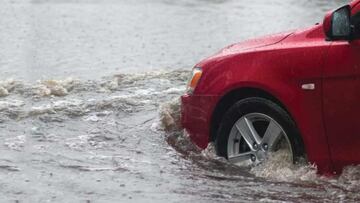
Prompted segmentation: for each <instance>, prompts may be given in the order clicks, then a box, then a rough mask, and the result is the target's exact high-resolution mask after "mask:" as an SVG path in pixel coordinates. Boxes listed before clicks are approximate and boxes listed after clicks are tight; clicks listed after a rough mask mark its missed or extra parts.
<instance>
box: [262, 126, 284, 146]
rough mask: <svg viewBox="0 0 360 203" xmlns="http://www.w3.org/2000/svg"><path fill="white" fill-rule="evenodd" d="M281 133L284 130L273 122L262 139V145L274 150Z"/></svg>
mask: <svg viewBox="0 0 360 203" xmlns="http://www.w3.org/2000/svg"><path fill="white" fill-rule="evenodd" d="M281 133H282V129H281V128H280V127H279V126H278V125H277V124H276V123H275V122H274V121H272V120H271V121H270V123H269V126H268V127H267V129H266V131H265V134H264V137H263V139H262V142H261V143H262V145H267V148H268V149H270V150H272V149H273V148H274V145H275V144H276V141H277V140H279V138H280V136H281Z"/></svg>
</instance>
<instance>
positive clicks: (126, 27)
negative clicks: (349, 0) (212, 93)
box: [0, 0, 360, 202]
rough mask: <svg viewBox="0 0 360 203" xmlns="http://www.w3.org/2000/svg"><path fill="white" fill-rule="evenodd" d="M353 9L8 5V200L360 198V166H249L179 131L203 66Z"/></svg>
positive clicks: (1, 109)
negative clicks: (195, 68) (227, 50)
mask: <svg viewBox="0 0 360 203" xmlns="http://www.w3.org/2000/svg"><path fill="white" fill-rule="evenodd" d="M341 3H342V2H339V1H325V0H324V1H322V0H319V1H301V2H300V1H291V0H288V1H282V0H281V1H280V0H273V1H266V3H264V1H260V0H259V1H258V0H256V1H251V3H250V1H245V0H244V1H230V0H229V1H221V0H219V1H216V0H211V1H210V0H209V1H204V0H203V1H201V0H197V1H196V0H193V1H190V0H181V1H176V2H175V1H167V0H154V1H151V2H150V1H145V0H140V1H136V2H134V1H129V0H121V1H115V0H100V1H95V0H31V1H23V0H11V1H10V0H5V1H4V2H2V5H1V7H0V17H1V18H0V45H1V49H0V70H1V75H0V154H1V156H0V180H1V181H0V201H5V200H10V201H16V200H20V201H22V202H49V201H50V202H53V201H55V202H56V201H58V202H74V201H75V202H76V201H81V202H85V201H88V200H89V201H91V202H92V201H93V202H119V201H122V202H144V201H149V200H151V201H152V202H189V201H195V202H254V201H257V202H258V201H262V202H282V201H284V202H324V201H328V202H333V201H335V202H358V201H360V195H359V194H360V189H359V185H360V183H359V178H360V174H359V168H358V167H349V168H348V169H346V171H345V172H344V174H343V175H341V176H340V177H338V178H333V179H329V178H325V177H320V176H318V175H316V168H315V167H314V166H310V165H308V164H303V165H300V166H296V167H294V166H289V165H287V164H286V163H283V162H282V161H281V156H279V157H274V159H273V160H272V162H268V163H266V164H264V165H262V166H258V167H255V168H252V169H248V168H240V167H236V166H233V165H230V164H229V163H227V162H226V160H223V159H221V158H219V157H216V156H215V153H214V147H213V145H212V144H210V145H209V147H208V148H207V149H206V150H203V151H201V150H199V149H198V148H196V147H195V146H193V145H192V144H191V142H189V140H188V138H187V136H186V134H184V133H183V132H182V130H181V129H179V128H178V125H177V124H178V120H179V101H178V97H179V96H180V95H181V94H182V93H183V91H184V90H185V84H186V80H187V78H188V76H189V70H190V68H191V66H192V65H193V64H194V63H195V62H196V61H198V60H199V59H201V58H203V57H205V56H207V55H210V54H212V53H213V52H215V51H216V50H218V49H219V48H221V47H223V46H225V45H227V44H230V43H232V42H236V41H240V40H243V39H246V38H249V37H253V36H258V35H263V34H266V33H271V32H276V31H281V30H285V29H290V28H296V27H301V26H307V25H311V24H313V23H315V22H318V21H320V20H321V18H322V15H323V13H324V12H325V11H326V10H328V9H329V8H333V7H335V6H337V5H341Z"/></svg>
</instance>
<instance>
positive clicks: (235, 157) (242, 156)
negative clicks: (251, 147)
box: [229, 152, 253, 163]
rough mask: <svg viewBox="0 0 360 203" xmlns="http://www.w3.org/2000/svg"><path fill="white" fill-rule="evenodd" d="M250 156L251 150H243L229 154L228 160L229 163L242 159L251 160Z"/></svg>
mask: <svg viewBox="0 0 360 203" xmlns="http://www.w3.org/2000/svg"><path fill="white" fill-rule="evenodd" d="M251 156H253V154H252V153H251V152H245V153H241V154H237V155H233V156H229V161H230V162H231V163H239V162H243V161H248V160H251Z"/></svg>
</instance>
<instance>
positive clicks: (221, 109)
mask: <svg viewBox="0 0 360 203" xmlns="http://www.w3.org/2000/svg"><path fill="white" fill-rule="evenodd" d="M249 97H260V98H264V99H268V100H270V101H272V102H274V103H276V104H277V105H279V106H280V107H281V108H283V109H284V110H285V111H286V112H287V113H288V115H289V116H290V117H291V119H292V120H293V122H294V123H295V121H294V119H293V117H292V115H291V113H290V112H289V111H288V109H287V108H286V106H285V105H284V104H283V103H282V102H281V101H280V100H279V99H278V98H276V97H275V96H274V95H273V94H271V93H269V92H268V91H265V90H263V89H261V88H257V87H256V88H255V87H240V88H235V89H233V90H231V91H228V92H227V93H226V94H224V95H223V96H222V97H221V98H220V99H219V101H218V103H217V104H216V106H215V108H214V111H213V113H212V115H211V123H210V138H209V140H210V141H211V142H213V141H215V139H216V134H217V131H218V128H219V124H220V122H221V120H222V118H223V116H224V115H225V113H226V111H227V110H228V109H229V108H230V107H231V106H232V105H233V104H235V103H236V102H237V101H239V100H241V99H246V98H249ZM295 125H296V123H295Z"/></svg>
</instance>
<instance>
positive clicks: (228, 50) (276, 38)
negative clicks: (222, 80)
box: [218, 31, 295, 55]
mask: <svg viewBox="0 0 360 203" xmlns="http://www.w3.org/2000/svg"><path fill="white" fill-rule="evenodd" d="M294 32H295V31H290V32H283V33H278V34H273V35H268V36H265V37H259V38H255V39H250V40H247V41H244V42H240V43H236V44H233V45H230V46H228V47H225V48H224V49H222V50H221V51H220V53H218V54H220V55H228V54H233V53H238V52H241V51H245V50H248V49H254V48H259V47H264V46H269V45H273V44H276V43H279V42H281V41H283V40H284V39H286V38H287V37H288V36H289V35H291V34H292V33H294Z"/></svg>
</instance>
